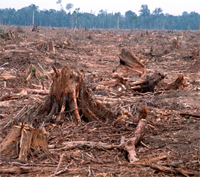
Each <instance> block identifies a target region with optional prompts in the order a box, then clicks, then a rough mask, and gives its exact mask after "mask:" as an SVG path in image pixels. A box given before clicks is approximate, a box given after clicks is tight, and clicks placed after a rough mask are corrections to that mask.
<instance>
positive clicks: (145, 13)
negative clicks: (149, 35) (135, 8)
mask: <svg viewBox="0 0 200 177" xmlns="http://www.w3.org/2000/svg"><path fill="white" fill-rule="evenodd" d="M139 12H140V17H142V24H143V27H144V28H145V29H146V28H147V26H146V25H148V23H149V20H148V17H149V16H150V10H149V9H148V5H146V4H143V5H142V6H141V9H140V11H139Z"/></svg>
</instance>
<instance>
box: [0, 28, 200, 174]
mask: <svg viewBox="0 0 200 177" xmlns="http://www.w3.org/2000/svg"><path fill="white" fill-rule="evenodd" d="M0 28H3V29H4V30H5V32H7V31H8V30H12V31H13V32H15V31H18V32H17V33H15V36H14V37H12V38H11V39H10V40H8V39H0V75H1V76H8V75H9V76H14V78H10V79H1V80H0V89H1V92H0V98H2V97H3V96H5V95H10V94H13V93H20V92H21V91H22V90H23V89H41V88H42V87H43V88H44V89H49V88H50V85H51V82H52V81H51V79H49V78H50V75H51V73H52V69H51V66H52V65H55V66H56V67H57V68H58V69H61V68H62V67H63V66H64V65H66V64H67V65H69V66H70V67H71V68H72V70H76V71H80V73H81V74H82V75H83V78H84V81H85V83H86V85H87V88H88V90H89V92H90V94H91V95H92V96H93V98H95V99H96V100H99V101H100V102H101V103H102V104H103V105H105V106H106V107H107V108H109V109H110V110H112V111H113V112H114V113H116V114H117V113H118V112H119V111H120V110H121V111H122V112H123V115H124V117H123V118H122V121H123V122H124V123H122V124H119V125H117V127H112V126H111V125H109V124H106V123H102V122H100V121H94V122H84V121H82V122H81V123H80V124H77V123H76V122H74V121H73V119H72V118H71V117H67V118H66V119H65V121H64V122H62V123H59V124H48V125H45V128H46V131H47V133H48V144H49V145H55V144H56V145H57V147H58V148H50V149H49V151H50V154H49V155H48V154H46V153H44V152H43V151H42V150H38V151H37V153H36V152H35V151H33V153H32V154H30V155H29V156H28V162H27V163H26V164H23V165H27V166H34V167H35V166H39V167H52V168H53V170H52V171H49V172H46V171H41V172H35V173H33V172H32V173H28V174H14V175H15V176H36V175H38V176H50V175H53V174H54V172H55V170H56V167H57V166H58V162H59V160H60V157H61V154H63V153H65V155H64V157H63V159H62V162H61V165H60V168H59V170H63V169H65V167H68V170H67V171H66V172H65V173H63V174H60V175H59V176H95V177H100V176H102V177H103V176H113V177H114V176H116V177H120V176H139V177H143V176H158V177H160V176H187V174H186V173H185V174H184V173H182V174H180V173H179V174H178V173H170V172H163V171H161V170H156V169H153V168H152V167H151V166H149V165H146V166H145V165H136V164H130V163H129V162H128V160H127V157H126V154H125V153H124V152H121V151H119V150H118V149H111V150H105V149H102V150H98V149H95V148H85V147H79V148H75V149H72V150H66V151H64V150H61V149H60V150H59V145H64V144H65V143H66V142H69V141H83V140H84V141H95V142H105V143H110V144H113V143H114V144H119V143H120V139H121V136H125V138H130V137H131V136H132V135H133V132H134V130H135V128H136V124H135V123H134V122H133V120H131V118H130V117H128V116H127V114H132V115H133V116H138V112H139V110H141V109H142V108H146V109H147V110H148V120H147V130H146V132H145V134H144V136H143V138H142V140H141V142H140V143H139V144H138V145H137V147H136V152H137V156H138V158H139V160H140V161H143V162H144V161H145V160H150V159H152V158H155V157H161V156H163V155H166V156H167V159H163V160H160V161H158V162H156V163H157V164H161V165H164V166H167V167H172V166H173V165H170V164H172V163H173V162H179V163H178V165H176V166H175V167H173V168H177V169H182V170H185V171H190V172H194V176H198V174H199V173H200V70H199V69H198V68H200V66H199V67H198V66H196V67H194V66H193V67H191V66H192V65H193V64H194V63H195V62H196V61H197V60H200V59H199V52H200V31H160V30H154V31H144V30H143V31H142V30H112V29H108V30H103V29H77V30H76V31H74V30H73V29H65V28H41V29H40V31H39V32H32V31H31V28H30V27H21V29H22V30H23V31H19V28H17V27H16V26H12V27H7V26H1V27H0ZM50 40H51V41H53V42H54V47H55V51H48V50H46V49H45V48H39V47H38V45H39V44H41V43H42V42H47V41H50ZM123 48H128V49H129V50H131V51H132V52H133V53H134V54H135V55H136V56H137V57H138V58H139V59H140V60H141V61H142V62H143V63H144V65H145V66H146V73H145V75H144V76H143V77H144V78H145V77H146V76H148V75H151V74H153V73H155V72H160V73H163V74H165V75H166V77H165V79H164V82H166V83H171V82H173V81H174V80H175V79H176V78H177V77H178V76H179V75H183V76H184V79H185V81H186V83H187V87H185V88H184V89H183V88H180V89H179V90H169V91H164V90H162V88H159V87H157V88H156V90H155V92H153V93H152V92H147V93H144V94H137V95H134V94H133V92H131V91H130V90H119V88H117V87H108V86H104V85H102V84H101V82H102V81H109V80H113V79H114V74H118V75H120V76H122V77H124V78H127V79H128V80H129V81H130V82H134V81H137V80H140V79H142V78H140V77H139V75H138V74H137V73H134V72H124V71H122V70H117V71H116V72H115V73H113V70H115V69H116V67H117V65H118V64H119V57H118V56H119V54H120V52H121V50H122V49H123ZM4 64H5V65H4ZM197 64H198V62H196V65H197ZM2 65H4V66H2ZM31 68H35V69H36V68H37V69H36V70H37V71H36V72H35V76H36V77H34V76H33V77H31V78H30V79H27V77H28V75H29V73H30V70H31ZM44 72H45V73H44ZM46 74H47V75H48V76H49V78H48V77H47V76H46ZM120 93H123V94H122V96H118V97H116V95H119V94H120ZM115 97H116V98H115ZM44 100H45V96H44V95H39V94H38V95H36V94H23V95H22V94H21V95H20V96H18V97H17V98H13V99H10V100H5V101H0V143H1V142H2V141H3V140H4V138H5V137H6V135H7V134H8V133H9V130H10V129H11V127H12V126H13V125H16V124H19V122H21V121H22V120H23V119H25V120H26V119H28V118H30V117H31V115H32V114H33V113H34V111H36V109H37V108H38V106H39V105H41V104H42V103H43V102H44ZM22 109H23V114H20V111H21V110H22ZM181 113H188V114H187V115H183V114H181ZM195 114H197V116H195ZM16 162H17V157H16V156H12V157H10V158H9V159H6V160H5V159H1V157H0V167H1V166H2V167H3V166H8V167H10V166H13V165H14V166H15V165H16V166H20V165H19V163H16ZM21 165H22V164H21ZM59 170H58V171H59ZM12 175H13V174H0V176H12ZM188 176H189V174H188Z"/></svg>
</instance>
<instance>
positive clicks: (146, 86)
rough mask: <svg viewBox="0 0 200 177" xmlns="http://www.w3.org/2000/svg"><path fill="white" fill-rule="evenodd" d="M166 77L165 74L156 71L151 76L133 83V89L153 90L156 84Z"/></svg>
mask: <svg viewBox="0 0 200 177" xmlns="http://www.w3.org/2000/svg"><path fill="white" fill-rule="evenodd" d="M164 78H165V75H163V74H161V73H154V74H152V75H151V76H147V78H146V79H145V80H144V81H140V82H136V83H134V84H133V85H131V89H132V90H134V91H138V92H142V93H145V92H153V91H154V88H155V86H156V85H157V84H158V83H159V82H160V81H161V80H162V79H164Z"/></svg>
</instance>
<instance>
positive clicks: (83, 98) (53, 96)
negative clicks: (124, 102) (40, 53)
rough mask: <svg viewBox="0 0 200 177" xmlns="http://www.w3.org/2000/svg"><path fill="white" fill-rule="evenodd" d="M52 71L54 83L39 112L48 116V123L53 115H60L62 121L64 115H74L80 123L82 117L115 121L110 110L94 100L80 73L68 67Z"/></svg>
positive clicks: (87, 119) (88, 119)
mask: <svg viewBox="0 0 200 177" xmlns="http://www.w3.org/2000/svg"><path fill="white" fill-rule="evenodd" d="M52 69H53V70H54V76H53V78H52V80H53V83H52V85H51V89H50V92H49V95H48V96H47V97H46V101H45V103H44V106H43V107H42V108H41V109H40V110H39V114H40V115H45V116H46V118H45V121H46V122H49V121H51V118H52V116H53V115H58V120H60V118H61V117H62V115H63V114H68V115H72V116H73V117H74V118H75V120H76V121H78V122H80V121H81V116H80V115H82V116H83V119H84V120H86V121H94V120H100V121H104V122H105V121H106V120H109V121H113V120H114V119H115V116H114V114H113V113H112V112H111V111H110V110H108V109H107V108H106V107H104V106H103V105H102V104H100V103H99V102H98V101H96V100H94V99H93V98H92V96H91V95H90V94H89V92H88V91H87V89H86V86H85V82H84V80H83V78H82V77H81V75H80V73H77V72H74V71H71V69H70V67H69V66H68V65H65V66H64V67H63V68H62V70H61V71H59V70H57V69H56V68H55V67H54V66H52ZM43 117H44V116H43Z"/></svg>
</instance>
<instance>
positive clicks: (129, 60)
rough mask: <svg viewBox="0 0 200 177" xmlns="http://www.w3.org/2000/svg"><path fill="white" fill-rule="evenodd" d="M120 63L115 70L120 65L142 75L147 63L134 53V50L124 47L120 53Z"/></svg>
mask: <svg viewBox="0 0 200 177" xmlns="http://www.w3.org/2000/svg"><path fill="white" fill-rule="evenodd" d="M119 58H120V64H119V65H118V66H117V68H116V69H115V70H114V72H115V71H116V70H117V69H118V68H119V67H120V68H122V69H124V70H131V71H134V72H137V73H139V75H140V76H142V75H144V73H145V70H146V69H145V65H144V64H143V63H142V62H141V61H140V60H139V59H138V58H137V57H136V56H135V55H134V53H133V52H131V51H130V50H128V49H126V48H124V49H122V51H121V54H120V55H119Z"/></svg>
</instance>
